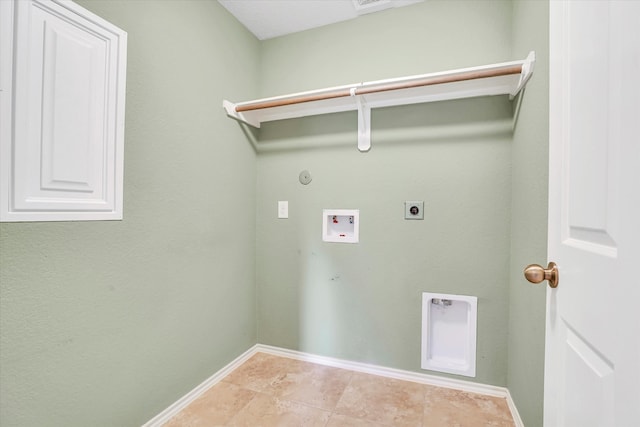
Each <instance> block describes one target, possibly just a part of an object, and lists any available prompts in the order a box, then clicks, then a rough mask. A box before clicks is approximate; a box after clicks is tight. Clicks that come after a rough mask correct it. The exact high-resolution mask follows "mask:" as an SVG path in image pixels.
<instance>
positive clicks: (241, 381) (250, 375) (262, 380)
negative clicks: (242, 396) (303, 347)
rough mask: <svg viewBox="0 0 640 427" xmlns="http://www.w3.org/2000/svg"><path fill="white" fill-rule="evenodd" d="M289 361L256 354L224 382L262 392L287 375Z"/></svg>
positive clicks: (264, 354)
mask: <svg viewBox="0 0 640 427" xmlns="http://www.w3.org/2000/svg"><path fill="white" fill-rule="evenodd" d="M289 360H290V359H287V358H284V357H277V356H272V355H270V354H266V353H256V354H254V355H253V356H252V357H251V358H250V359H249V360H247V361H246V362H245V363H243V364H242V365H241V366H240V367H238V368H237V369H236V370H234V371H233V372H231V373H230V374H229V375H227V376H226V377H225V378H224V379H223V380H222V381H224V382H229V383H233V384H236V385H239V386H241V387H244V388H248V389H250V390H255V391H262V390H264V389H265V388H266V387H268V386H269V385H270V384H271V383H272V382H274V381H276V380H277V379H278V378H279V377H281V376H282V375H284V374H285V373H286V370H287V366H288V365H289Z"/></svg>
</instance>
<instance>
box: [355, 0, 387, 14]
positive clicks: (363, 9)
mask: <svg viewBox="0 0 640 427" xmlns="http://www.w3.org/2000/svg"><path fill="white" fill-rule="evenodd" d="M353 6H354V7H355V8H356V12H357V13H358V15H364V14H365V13H371V12H378V11H380V10H384V9H388V8H390V7H393V4H392V3H391V0H353Z"/></svg>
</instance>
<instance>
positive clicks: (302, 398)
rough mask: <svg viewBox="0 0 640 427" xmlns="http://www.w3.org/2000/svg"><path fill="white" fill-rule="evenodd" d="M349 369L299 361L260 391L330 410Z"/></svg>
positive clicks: (346, 379) (333, 407)
mask: <svg viewBox="0 0 640 427" xmlns="http://www.w3.org/2000/svg"><path fill="white" fill-rule="evenodd" d="M352 375H353V372H351V371H347V370H345V369H338V368H332V367H329V366H322V365H316V364H314V363H307V362H299V363H296V364H292V365H290V370H289V371H288V372H286V373H285V374H284V375H282V376H279V377H278V378H277V379H276V380H275V381H274V382H272V383H271V384H270V385H269V386H268V387H267V388H265V389H264V390H263V392H264V393H270V394H272V395H274V396H276V397H279V398H281V399H286V400H293V401H296V402H301V403H304V404H306V405H309V406H313V407H316V408H320V409H325V410H328V411H333V410H334V409H335V407H336V405H337V403H338V400H339V399H340V397H341V396H342V393H343V392H344V390H345V388H346V387H347V384H349V381H350V380H351V376H352Z"/></svg>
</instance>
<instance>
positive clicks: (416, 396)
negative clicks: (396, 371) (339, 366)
mask: <svg viewBox="0 0 640 427" xmlns="http://www.w3.org/2000/svg"><path fill="white" fill-rule="evenodd" d="M424 393H425V386H423V385H421V384H416V383H412V382H409V381H401V380H396V379H392V378H383V377H378V376H374V375H367V374H362V373H358V372H355V373H354V374H353V376H352V378H351V382H350V383H349V385H348V386H347V388H346V389H345V391H344V394H343V395H342V398H341V399H340V401H339V402H338V405H337V407H336V413H338V414H341V415H348V416H350V417H352V418H360V419H365V420H368V421H372V422H378V423H381V424H387V425H393V426H421V425H422V416H423V412H424Z"/></svg>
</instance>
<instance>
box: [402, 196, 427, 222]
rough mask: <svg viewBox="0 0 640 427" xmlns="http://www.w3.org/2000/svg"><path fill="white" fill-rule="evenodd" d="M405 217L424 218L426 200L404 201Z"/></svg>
mask: <svg viewBox="0 0 640 427" xmlns="http://www.w3.org/2000/svg"><path fill="white" fill-rule="evenodd" d="M404 219H424V202H423V201H421V200H414V201H406V202H404Z"/></svg>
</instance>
